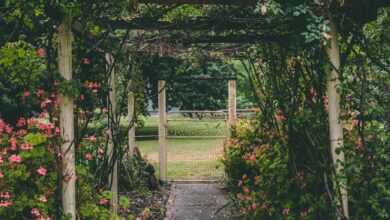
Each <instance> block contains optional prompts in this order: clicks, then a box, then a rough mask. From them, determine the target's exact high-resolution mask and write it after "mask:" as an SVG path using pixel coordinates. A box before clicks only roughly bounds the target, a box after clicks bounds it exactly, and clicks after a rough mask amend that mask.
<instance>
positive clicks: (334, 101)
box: [326, 21, 349, 218]
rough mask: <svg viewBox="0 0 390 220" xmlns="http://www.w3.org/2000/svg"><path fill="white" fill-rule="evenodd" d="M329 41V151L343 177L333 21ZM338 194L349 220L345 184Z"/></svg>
mask: <svg viewBox="0 0 390 220" xmlns="http://www.w3.org/2000/svg"><path fill="white" fill-rule="evenodd" d="M330 34H331V40H330V46H329V47H328V48H327V50H326V52H327V54H328V57H329V60H330V63H331V64H332V66H333V68H332V71H331V72H330V74H329V76H328V82H327V95H328V111H329V137H330V149H331V154H332V160H333V164H334V166H335V169H336V174H337V175H339V176H343V175H344V174H343V173H342V171H341V170H342V168H343V167H342V164H341V163H344V161H345V157H344V152H343V151H340V153H339V154H337V153H336V151H337V149H338V148H341V147H343V144H344V143H343V142H344V141H343V124H342V121H341V119H340V92H339V91H338V87H339V85H340V80H339V73H338V70H339V69H340V49H339V46H338V40H337V37H338V34H337V29H336V26H335V24H334V23H333V21H331V33H330ZM339 190H340V192H341V203H342V204H341V205H342V209H343V214H344V216H345V217H347V218H349V211H348V192H347V186H346V183H342V182H340V189H339Z"/></svg>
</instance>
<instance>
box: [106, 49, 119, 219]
mask: <svg viewBox="0 0 390 220" xmlns="http://www.w3.org/2000/svg"><path fill="white" fill-rule="evenodd" d="M106 61H107V69H108V70H109V71H110V78H109V84H110V92H109V99H110V103H111V108H109V109H110V112H109V113H110V114H111V119H110V120H109V127H108V129H109V132H108V138H109V139H108V149H107V151H108V152H107V153H108V156H109V159H108V161H109V164H111V163H112V160H114V159H115V162H114V164H113V169H112V172H111V173H110V175H109V177H108V178H109V180H108V183H109V185H110V188H111V193H112V199H111V208H112V211H113V215H114V216H116V215H117V212H118V161H117V158H113V156H114V152H115V149H114V147H115V146H114V142H113V134H114V129H115V128H114V126H113V123H115V120H116V117H117V100H116V73H115V68H114V67H113V65H114V58H113V56H112V55H111V54H109V53H106Z"/></svg>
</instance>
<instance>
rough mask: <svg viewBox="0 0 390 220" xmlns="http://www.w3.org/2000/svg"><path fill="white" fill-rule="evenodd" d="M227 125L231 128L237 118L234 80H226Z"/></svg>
mask: <svg viewBox="0 0 390 220" xmlns="http://www.w3.org/2000/svg"><path fill="white" fill-rule="evenodd" d="M228 95H229V96H228V125H229V128H231V127H232V126H233V125H234V124H235V123H236V120H237V99H236V80H229V81H228Z"/></svg>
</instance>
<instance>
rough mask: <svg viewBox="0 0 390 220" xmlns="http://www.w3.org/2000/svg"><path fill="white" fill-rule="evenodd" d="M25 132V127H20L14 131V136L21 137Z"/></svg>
mask: <svg viewBox="0 0 390 220" xmlns="http://www.w3.org/2000/svg"><path fill="white" fill-rule="evenodd" d="M26 134H27V130H26V129H20V130H19V131H17V132H16V136H18V137H23V136H25V135H26Z"/></svg>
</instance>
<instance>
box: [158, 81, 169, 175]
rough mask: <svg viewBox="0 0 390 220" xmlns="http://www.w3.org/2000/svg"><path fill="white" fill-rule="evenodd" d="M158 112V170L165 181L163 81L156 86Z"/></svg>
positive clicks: (165, 146) (164, 93) (164, 98)
mask: <svg viewBox="0 0 390 220" xmlns="http://www.w3.org/2000/svg"><path fill="white" fill-rule="evenodd" d="M157 91H158V112H159V116H160V123H159V126H158V142H159V145H160V151H159V169H160V180H161V181H162V182H166V181H167V143H166V142H167V140H166V136H167V109H166V92H165V81H164V80H159V81H158V86H157Z"/></svg>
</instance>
